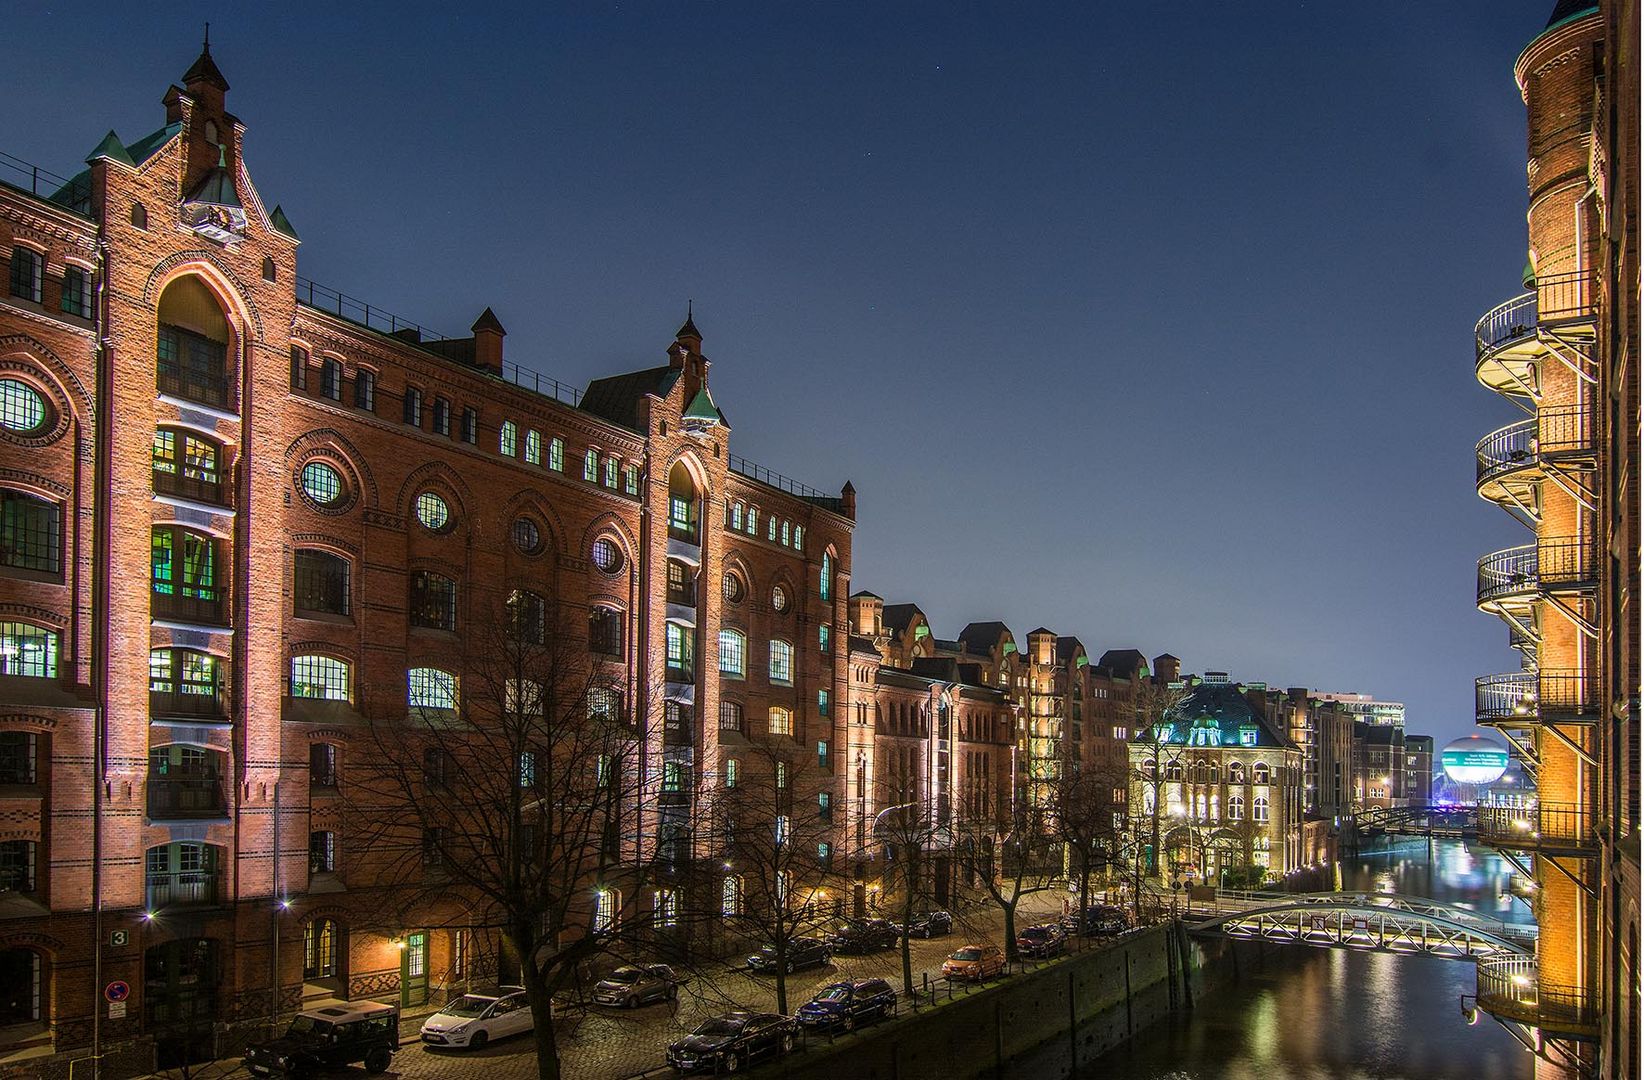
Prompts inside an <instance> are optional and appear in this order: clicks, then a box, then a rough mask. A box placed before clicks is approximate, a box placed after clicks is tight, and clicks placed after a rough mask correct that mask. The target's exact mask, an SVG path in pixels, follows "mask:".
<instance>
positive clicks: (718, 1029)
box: [667, 1011, 797, 1073]
mask: <svg viewBox="0 0 1644 1080" xmlns="http://www.w3.org/2000/svg"><path fill="white" fill-rule="evenodd" d="M796 1030H797V1026H796V1025H795V1024H794V1022H793V1021H792V1020H791V1019H789V1018H788V1017H786V1016H778V1015H776V1014H775V1013H756V1012H745V1011H737V1012H728V1013H725V1014H724V1015H722V1016H716V1017H714V1018H713V1019H711V1020H704V1021H703V1022H702V1023H700V1024H698V1025H697V1026H696V1030H695V1031H693V1032H691V1033H690V1034H689V1035H687V1036H685V1037H684V1038H683V1039H677V1040H675V1041H674V1042H671V1043H669V1044H668V1052H667V1058H668V1064H669V1065H672V1066H673V1067H674V1068H675V1069H677V1070H678V1071H680V1072H698V1071H705V1072H713V1073H721V1072H727V1073H734V1072H736V1071H737V1070H738V1069H740V1068H742V1066H743V1065H746V1064H747V1063H748V1062H750V1061H757V1060H758V1059H760V1058H762V1057H780V1056H781V1055H783V1054H786V1053H788V1052H789V1051H791V1050H792V1049H793V1044H794V1033H795V1031H796Z"/></svg>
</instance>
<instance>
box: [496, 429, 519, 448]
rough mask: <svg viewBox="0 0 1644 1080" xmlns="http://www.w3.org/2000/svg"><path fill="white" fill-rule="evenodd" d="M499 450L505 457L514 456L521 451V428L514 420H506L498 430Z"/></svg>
mask: <svg viewBox="0 0 1644 1080" xmlns="http://www.w3.org/2000/svg"><path fill="white" fill-rule="evenodd" d="M497 452H498V453H499V454H502V455H503V456H504V457H513V456H514V455H515V454H516V453H518V452H519V429H518V428H516V427H515V426H514V422H513V421H512V420H504V421H503V422H502V427H501V428H499V429H498V430H497Z"/></svg>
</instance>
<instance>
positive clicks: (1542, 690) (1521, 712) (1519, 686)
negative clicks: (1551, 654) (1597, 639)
mask: <svg viewBox="0 0 1644 1080" xmlns="http://www.w3.org/2000/svg"><path fill="white" fill-rule="evenodd" d="M1473 690H1474V696H1475V705H1476V710H1475V711H1476V717H1477V719H1478V721H1479V723H1481V724H1489V723H1502V722H1506V721H1512V720H1519V721H1522V722H1525V723H1536V722H1540V721H1545V720H1552V721H1557V722H1561V723H1580V722H1583V721H1584V720H1590V719H1592V718H1593V717H1594V716H1596V714H1597V711H1598V676H1597V675H1596V674H1590V673H1588V672H1584V671H1577V670H1574V669H1569V668H1549V669H1545V670H1542V671H1539V672H1537V671H1510V672H1506V673H1504V674H1499V675H1482V676H1480V677H1479V678H1478V679H1476V680H1474V683H1473Z"/></svg>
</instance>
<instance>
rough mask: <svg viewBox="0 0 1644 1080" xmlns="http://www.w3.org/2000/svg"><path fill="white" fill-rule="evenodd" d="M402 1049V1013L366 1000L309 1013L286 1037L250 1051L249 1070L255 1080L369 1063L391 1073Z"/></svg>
mask: <svg viewBox="0 0 1644 1080" xmlns="http://www.w3.org/2000/svg"><path fill="white" fill-rule="evenodd" d="M399 1048H400V1011H399V1009H397V1008H395V1007H394V1006H392V1005H379V1004H377V1003H376V1002H374V1001H362V1002H358V1003H350V1004H347V1005H325V1006H322V1007H320V1008H317V1009H304V1010H303V1011H302V1012H300V1013H298V1014H297V1015H296V1017H295V1018H293V1019H292V1021H291V1025H290V1026H289V1027H287V1028H286V1029H285V1034H284V1035H281V1036H280V1037H279V1038H277V1039H269V1040H267V1041H266V1042H259V1043H252V1044H251V1046H250V1047H249V1048H247V1050H246V1054H245V1067H246V1068H247V1069H248V1070H249V1071H250V1072H251V1074H252V1075H253V1076H286V1077H293V1078H297V1080H301V1078H306V1077H311V1076H315V1075H317V1074H319V1073H322V1072H326V1071H328V1070H330V1069H336V1068H340V1067H341V1066H344V1065H352V1064H354V1063H355V1062H356V1061H358V1062H363V1063H364V1065H365V1070H366V1072H373V1073H380V1072H385V1071H387V1069H388V1066H389V1065H391V1064H393V1062H394V1052H395V1051H396V1050H398V1049H399Z"/></svg>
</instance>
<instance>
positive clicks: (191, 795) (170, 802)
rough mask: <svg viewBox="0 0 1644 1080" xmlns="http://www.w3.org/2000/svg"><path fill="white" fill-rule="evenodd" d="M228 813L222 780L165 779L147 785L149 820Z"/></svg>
mask: <svg viewBox="0 0 1644 1080" xmlns="http://www.w3.org/2000/svg"><path fill="white" fill-rule="evenodd" d="M227 813H228V803H227V801H226V800H225V798H224V796H223V781H222V778H221V777H219V776H216V775H213V774H201V775H196V776H167V777H164V778H162V779H155V780H150V781H149V782H148V816H149V818H150V819H151V820H155V821H159V820H167V821H170V820H176V819H187V818H201V817H207V818H209V817H222V816H224V815H225V814H227Z"/></svg>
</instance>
